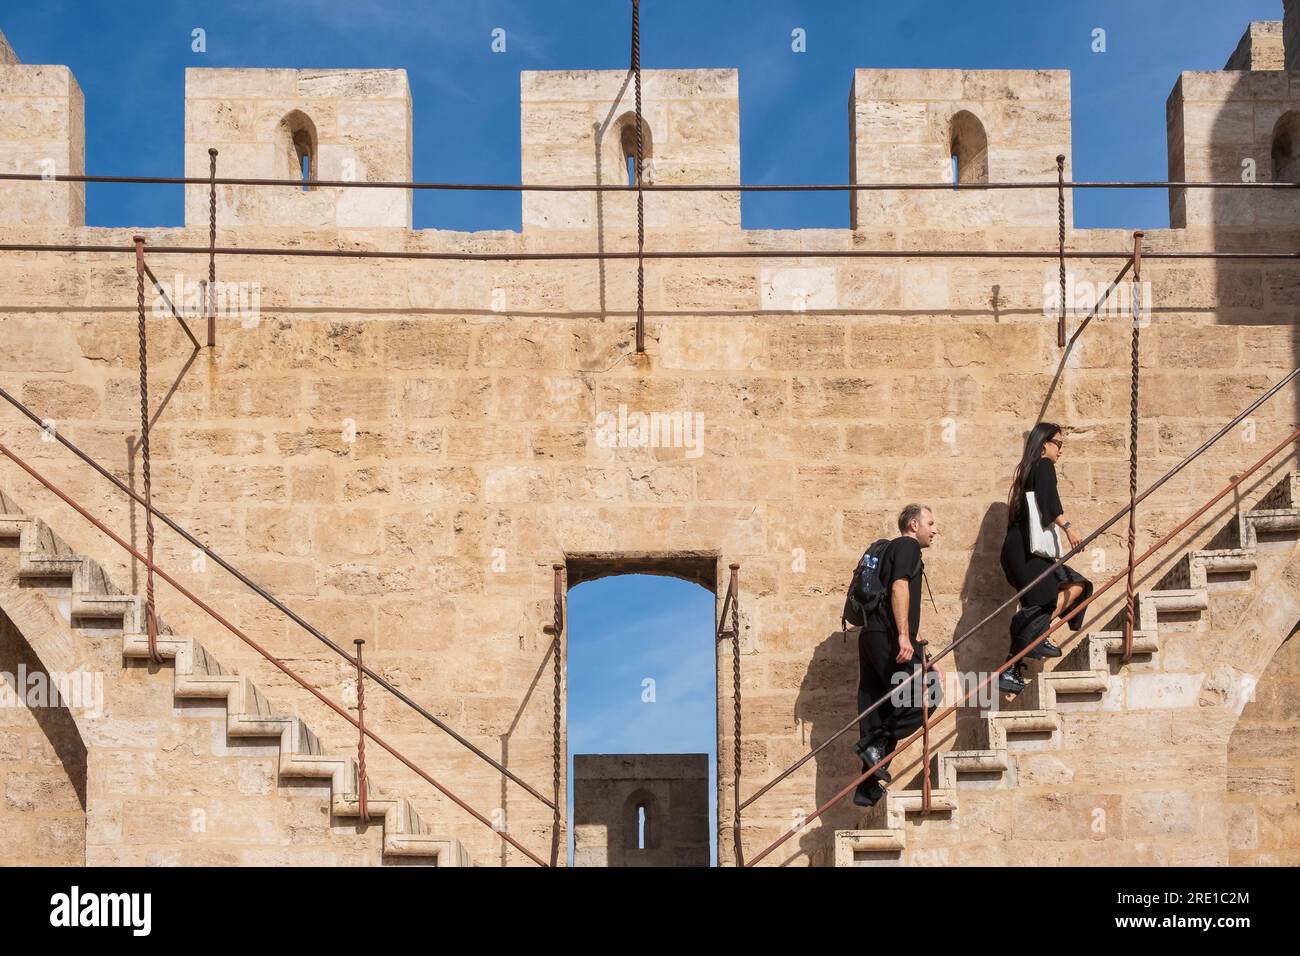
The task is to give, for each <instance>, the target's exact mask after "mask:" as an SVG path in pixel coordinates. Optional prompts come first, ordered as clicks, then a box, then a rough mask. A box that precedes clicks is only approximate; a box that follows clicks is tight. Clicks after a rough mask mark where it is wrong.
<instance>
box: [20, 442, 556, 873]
mask: <svg viewBox="0 0 1300 956" xmlns="http://www.w3.org/2000/svg"><path fill="white" fill-rule="evenodd" d="M0 454H2V455H4V456H5V457H6V458H8V459H9V460H10V461H12V462H13V463H14V464H16V465H17V466H18V467H19V468H21V469H22V470H23V471H25V472H27V474H28V475H30V476H31V477H32V478H34V479H36V481H38V482H40V483H41V484H42V485H43V486H44V487H45V488H46V490H48V491H50V492H51V493H53V494H54V495H56V496H57V497H58V498H59V499H60V500H62V501H63V503H64V504H66V505H68V506H69V507H70V508H72V509H73V510H74V511H76V512H77V514H79V515H81V517H83V518H85V519H86V520H87V521H88V522H90V524H92V525H93V526H94V527H95V528H96V529H97V530H98V531H100V532H101V533H102V534H104V535H105V536H106V537H108V538H109V539H110V540H111V541H113V542H114V543H115V544H117V545H118V546H119V547H120V548H122V549H123V550H124V551H126V552H127V553H128V554H129V555H131V556H132V557H133V558H135V559H136V560H137V561H139V562H141V563H142V564H144V565H146V566H147V567H148V568H149V570H150V571H152V572H153V573H154V574H156V575H158V577H160V578H162V579H163V580H164V581H166V582H167V583H168V584H170V585H171V586H172V587H173V588H174V589H175V590H176V591H177V592H178V593H179V594H181V596H183V597H184V598H186V599H187V600H189V601H190V603H192V604H193V605H194V606H195V607H197V608H198V609H199V610H201V611H203V612H204V613H205V614H207V615H208V617H210V618H212V619H213V620H214V621H216V622H217V623H218V624H220V625H221V626H222V627H224V628H225V629H226V630H228V631H230V632H231V633H232V634H234V635H235V636H236V637H238V638H239V639H240V640H241V641H243V642H244V643H245V644H247V645H248V646H249V647H251V648H252V649H253V650H255V651H257V653H259V654H261V655H262V657H264V658H265V659H266V660H267V661H269V662H270V663H271V664H273V665H275V666H276V667H277V668H279V669H280V670H281V671H283V672H284V673H285V674H286V675H287V676H288V677H290V678H291V679H292V680H293V681H294V682H295V683H297V684H298V685H299V686H301V687H302V688H303V689H304V690H306V691H308V692H310V693H311V694H312V696H314V697H316V698H317V699H318V700H319V701H320V702H321V703H323V704H325V706H327V707H328V708H329V709H330V710H332V711H334V713H336V714H338V715H339V716H340V717H342V718H343V719H344V720H346V721H347V722H348V723H349V724H351V725H352V726H353V727H355V728H357V731H358V732H359V733H364V734H365V736H367V737H369V738H370V739H371V740H373V741H374V742H375V743H377V744H378V745H379V746H380V747H382V748H384V750H386V751H388V753H390V754H392V756H394V757H396V758H397V759H398V760H399V761H401V762H402V763H403V764H404V765H405V766H406V767H407V768H408V769H410V770H412V771H414V772H415V773H416V774H417V775H418V776H420V777H422V778H423V779H424V780H426V781H427V782H428V783H430V784H431V785H432V786H433V787H434V788H435V789H436V790H437V791H438V792H439V793H441V794H442V795H443V796H444V797H446V798H447V799H449V800H451V801H452V802H453V803H454V804H456V806H458V807H460V808H461V809H462V810H464V811H465V812H466V813H468V814H470V816H472V817H474V819H476V820H478V821H479V822H480V823H482V824H483V825H484V826H485V827H487V828H488V829H489V830H492V832H494V833H496V834H498V835H499V836H500V837H501V839H503V840H505V841H506V842H507V843H509V844H510V845H511V846H513V847H514V848H515V849H516V850H518V851H519V852H520V853H522V854H524V855H525V856H526V857H528V858H529V859H530V860H532V861H533V862H534V863H536V864H537V865H538V866H546V865H547V864H546V863H545V862H543V861H542V860H541V859H540V858H539V857H537V856H536V855H535V854H533V853H532V851H530V850H529V849H528V848H527V847H525V846H524V845H523V844H521V843H520V842H519V841H518V840H516V839H515V838H514V837H512V836H510V834H508V833H506V832H505V831H504V830H500V829H498V828H497V827H495V826H494V825H493V823H492V821H491V820H489V819H488V818H487V817H485V816H483V814H481V813H479V812H478V811H477V810H475V809H474V808H473V807H471V806H470V805H469V804H468V803H466V802H465V801H464V800H462V799H461V798H460V797H458V796H456V794H454V793H452V792H451V791H450V790H448V789H447V788H446V787H445V786H443V785H442V784H441V783H439V782H438V781H437V780H435V779H434V778H433V777H432V776H431V775H430V774H429V773H428V772H427V771H425V770H423V769H422V768H421V767H419V766H417V765H416V764H415V763H413V762H412V761H411V760H410V758H408V757H407V756H406V755H405V754H403V753H402V752H401V751H399V750H398V749H397V748H396V747H394V746H393V745H392V744H390V743H388V741H386V740H384V738H382V737H380V736H379V735H378V734H376V733H375V732H374V731H373V730H371V729H370V728H368V727H365V726H364V723H363V722H362V721H359V720H357V718H355V717H353V716H352V715H351V714H349V713H348V712H347V710H346V709H344V708H343V707H342V706H340V705H339V704H337V703H335V702H334V701H333V700H331V699H330V698H328V697H326V696H325V694H324V693H322V692H321V691H320V690H319V689H318V688H317V687H315V686H314V685H312V684H310V683H308V682H307V681H306V680H305V679H304V678H302V677H301V676H299V675H298V674H297V673H295V672H294V671H293V670H292V669H291V668H289V667H288V665H286V664H285V663H284V662H283V661H281V660H280V659H279V658H277V657H276V656H275V655H273V654H272V653H271V652H270V651H268V650H267V649H266V648H264V647H262V645H261V644H259V643H257V641H255V640H253V639H252V638H251V637H249V636H248V635H247V634H245V633H244V632H243V631H242V630H241V629H240V628H238V627H237V626H235V625H234V624H232V623H231V622H230V621H229V620H228V619H226V618H225V617H224V616H223V615H222V614H221V613H220V612H218V611H217V610H216V609H215V608H213V607H212V606H211V605H210V604H208V603H207V602H206V601H204V600H203V599H202V598H201V597H199V596H198V595H197V594H195V593H194V592H193V591H191V590H190V589H189V588H187V587H185V585H183V584H181V583H180V582H179V581H177V580H176V579H175V578H174V577H172V576H171V575H170V574H168V573H167V572H166V571H165V570H164V569H162V568H160V567H158V566H157V565H156V564H154V563H153V562H152V561H150V560H149V559H148V557H147V556H145V555H143V554H141V553H140V552H139V551H138V550H137V549H136V548H134V547H133V546H132V545H131V544H130V543H129V542H128V541H126V540H125V539H124V538H122V537H121V536H120V535H118V534H117V533H116V532H114V531H113V530H112V529H111V528H109V527H108V526H107V525H105V524H104V523H103V522H102V521H100V520H99V519H98V518H96V517H95V516H94V515H92V514H91V513H90V512H89V511H87V510H86V509H85V508H83V507H82V506H81V505H80V504H78V503H77V502H76V501H75V500H73V499H72V498H71V497H70V496H69V495H67V494H66V493H65V492H63V491H62V490H61V489H59V488H58V487H57V486H56V485H55V484H54V483H53V482H51V481H50V480H49V479H48V478H46V477H45V476H44V475H42V474H41V473H40V472H38V471H37V470H36V469H35V468H33V467H32V466H31V465H29V464H27V462H25V461H23V460H22V458H20V457H19V456H18V455H16V454H15V453H14V452H13V451H12V450H11V449H10V448H9V447H8V446H6V445H5V444H3V443H0ZM358 667H361V665H360V662H359V661H358ZM367 673H368V670H367Z"/></svg>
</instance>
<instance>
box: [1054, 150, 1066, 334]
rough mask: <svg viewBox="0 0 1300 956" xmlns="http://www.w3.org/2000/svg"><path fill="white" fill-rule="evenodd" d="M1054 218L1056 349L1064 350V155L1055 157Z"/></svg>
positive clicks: (1060, 154)
mask: <svg viewBox="0 0 1300 956" xmlns="http://www.w3.org/2000/svg"><path fill="white" fill-rule="evenodd" d="M1056 218H1057V226H1058V228H1057V233H1058V238H1059V240H1060V264H1061V314H1060V316H1058V317H1057V320H1056V347H1057V348H1065V154H1064V153H1058V154H1057V157H1056Z"/></svg>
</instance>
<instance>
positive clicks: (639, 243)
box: [632, 0, 645, 355]
mask: <svg viewBox="0 0 1300 956" xmlns="http://www.w3.org/2000/svg"><path fill="white" fill-rule="evenodd" d="M632 79H633V82H634V84H635V89H636V350H637V354H638V355H639V354H640V353H642V352H644V351H645V257H644V252H645V193H644V192H643V191H642V190H641V165H642V159H643V156H642V146H641V3H640V0H632Z"/></svg>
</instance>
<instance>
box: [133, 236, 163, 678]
mask: <svg viewBox="0 0 1300 956" xmlns="http://www.w3.org/2000/svg"><path fill="white" fill-rule="evenodd" d="M133 239H134V242H135V288H136V310H137V318H138V320H139V321H138V326H137V328H138V334H139V339H140V475H141V478H142V480H143V481H144V501H145V506H144V534H145V555H146V556H147V558H148V561H146V562H145V564H146V569H145V609H144V616H145V633H146V635H147V636H148V640H149V660H151V661H152V662H153V663H155V664H161V663H162V655H161V654H159V653H158V611H157V605H156V604H155V602H154V590H153V486H152V481H151V479H150V474H149V472H150V468H149V344H148V338H147V332H146V328H145V319H144V273H145V265H144V236H135V237H133Z"/></svg>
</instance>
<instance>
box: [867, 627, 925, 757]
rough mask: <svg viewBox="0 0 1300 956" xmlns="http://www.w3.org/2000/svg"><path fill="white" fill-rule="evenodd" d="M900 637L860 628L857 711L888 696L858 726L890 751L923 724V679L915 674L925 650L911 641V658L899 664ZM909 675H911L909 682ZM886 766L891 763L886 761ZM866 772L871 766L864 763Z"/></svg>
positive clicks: (872, 742)
mask: <svg viewBox="0 0 1300 956" xmlns="http://www.w3.org/2000/svg"><path fill="white" fill-rule="evenodd" d="M897 656H898V638H897V637H896V636H894V635H891V634H887V633H886V632H884V631H878V630H872V631H869V630H867V629H866V628H863V629H862V630H860V631H858V713H861V712H862V711H864V710H866V709H867V708H868V707H869V706H871V705H872V704H873V703H875V702H876V701H877V700H879V699H880V698H881V697H884V696H885V695H886V694H889V699H888V700H887V701H885V702H884V703H883V704H881V705H880V706H879V707H877V708H876V709H875V710H873V711H872V712H871V713H869V714H867V716H865V717H863V718H862V720H861V721H860V722H859V724H858V729H859V730H860V731H861V733H862V736H863V737H865V738H866V739H867V740H868V741H869V742H870V743H871V744H872V745H874V746H877V747H879V748H881V749H882V750H884V751H885V752H888V751H890V750H893V749H894V745H895V744H896V743H898V741H900V740H902V739H903V738H904V737H906V736H907V735H908V734H910V733H912V732H914V731H915V730H916V729H917V728H918V727H920V726H921V722H922V721H923V720H924V714H923V711H922V707H921V703H922V693H923V691H922V686H921V685H922V679H921V678H919V677H913V675H914V674H916V672H917V670H918V669H919V668H920V667H921V662H922V661H923V660H924V658H925V653H924V649H923V648H921V647H920V646H919V645H918V644H917V643H916V641H915V640H913V641H912V659H911V660H910V661H908V662H907V663H906V664H899V663H898V662H897V661H896V660H895V658H896V657H897ZM908 678H912V680H911V682H910V683H909V682H908ZM929 694H930V700H929V704H930V711H931V713H933V712H934V709H935V707H936V706H938V704H939V703H940V702H941V700H942V696H943V695H942V692H941V691H940V689H939V685H938V682H937V681H936V682H935V683H934V685H933V686H932V687H931V688H930V689H929ZM885 766H886V767H887V766H889V764H888V762H886V764H885ZM862 769H863V771H866V770H868V769H870V765H869V764H866V763H864V764H863V765H862Z"/></svg>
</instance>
